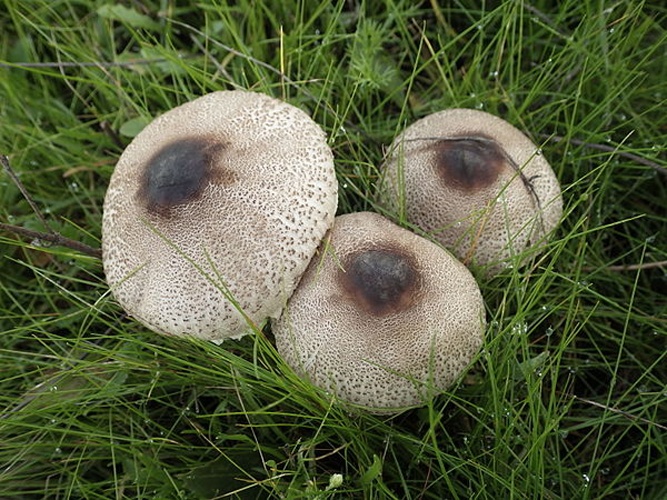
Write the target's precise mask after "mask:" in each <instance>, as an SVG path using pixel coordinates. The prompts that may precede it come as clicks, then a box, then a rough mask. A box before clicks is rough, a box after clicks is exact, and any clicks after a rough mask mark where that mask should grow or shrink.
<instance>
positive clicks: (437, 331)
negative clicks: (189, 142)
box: [272, 212, 485, 413]
mask: <svg viewBox="0 0 667 500" xmlns="http://www.w3.org/2000/svg"><path fill="white" fill-rule="evenodd" d="M272 328H273V333H274V335H275V339H276V346H277V348H278V352H279V353H280V354H281V355H282V356H283V358H284V360H285V361H286V362H287V363H288V364H289V365H290V366H291V367H292V368H293V369H294V370H295V371H296V372H297V373H298V374H299V375H301V376H303V377H305V378H307V379H309V380H310V381H311V382H312V383H313V384H315V385H317V386H319V387H321V388H323V389H325V390H328V391H331V392H333V393H335V394H336V395H337V396H338V397H339V398H341V399H342V400H345V401H348V402H351V403H354V404H357V405H361V406H363V407H365V408H367V409H369V410H371V411H374V412H377V413H384V412H396V411H400V410H401V409H403V408H405V407H409V406H414V405H417V404H420V403H423V402H424V401H425V400H427V399H429V398H430V397H431V396H433V395H434V394H435V393H437V392H440V391H442V390H444V389H446V388H447V387H448V386H450V385H451V384H452V383H453V382H454V381H455V380H456V378H457V377H458V376H459V375H460V374H461V372H462V371H463V370H464V368H465V367H466V366H467V365H468V364H469V363H470V360H471V359H472V358H473V356H474V355H475V353H476V352H477V351H478V349H479V347H480V346H481V344H482V335H483V332H484V328H485V319H484V304H483V301H482V295H481V293H480V290H479V287H478V286H477V283H476V282H475V280H474V278H473V276H472V275H471V273H470V272H469V271H468V269H467V268H466V267H465V266H464V265H463V264H461V263H460V262H459V261H457V260H456V259H455V258H454V257H453V256H452V255H451V254H450V253H449V252H447V251H446V250H444V249H443V248H441V247H439V246H438V245H436V244H435V243H432V242H430V241H428V240H427V239H425V238H422V237H421V236H418V235H416V234H414V233H412V232H410V231H407V230H405V229H403V228H401V227H399V226H397V225H396V224H394V223H392V222H390V221H389V220H387V219H386V218H384V217H382V216H381V215H378V214H375V213H370V212H361V213H353V214H348V215H341V216H339V217H336V220H335V222H334V227H333V228H332V230H331V231H330V232H329V234H328V235H327V236H326V237H325V239H324V241H323V243H322V245H321V246H320V249H319V251H318V253H317V255H316V256H315V257H314V258H313V260H312V262H311V263H310V265H309V266H308V269H307V270H306V272H305V274H304V276H303V278H302V279H301V282H300V284H299V286H298V287H297V289H296V291H295V292H294V295H292V297H291V298H290V300H289V302H288V304H287V308H286V309H285V310H284V311H283V314H282V315H281V316H280V318H279V319H278V320H277V321H273V322H272Z"/></svg>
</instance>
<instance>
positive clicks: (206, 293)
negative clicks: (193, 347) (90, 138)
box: [102, 91, 337, 342]
mask: <svg viewBox="0 0 667 500" xmlns="http://www.w3.org/2000/svg"><path fill="white" fill-rule="evenodd" d="M336 205H337V182H336V177H335V172H334V165H333V155H332V152H331V149H330V148H329V147H328V145H327V142H326V137H325V134H324V132H323V131H322V130H321V129H320V127H319V126H318V125H317V124H316V123H315V122H314V121H313V120H312V119H311V118H310V117H308V115H306V113H304V112H303V111H301V110H299V109H297V108H295V107H294V106H291V105H289V104H287V103H284V102H281V101H279V100H276V99H273V98H271V97H269V96H266V95H263V94H259V93H253V92H246V91H220V92H214V93H211V94H207V95H205V96H203V97H200V98H198V99H195V100H193V101H191V102H188V103H186V104H183V105H181V106H179V107H177V108H174V109H172V110H170V111H168V112H167V113H165V114H163V115H162V116H160V117H158V118H157V119H155V120H154V121H153V122H151V123H150V124H149V125H148V126H147V127H146V128H145V129H144V130H143V131H142V132H141V133H140V134H139V135H137V136H136V137H135V138H134V140H133V141H132V142H131V143H130V144H129V145H128V147H127V148H126V149H125V151H124V152H123V154H122V155H121V157H120V159H119V161H118V163H117V165H116V168H115V170H114V173H113V175H112V177H111V181H110V184H109V188H108V191H107V194H106V198H105V200H104V216H103V221H102V252H103V264H104V271H105V273H106V278H107V281H108V283H109V285H110V287H111V291H112V293H113V295H114V296H115V298H116V299H117V300H118V302H119V303H120V305H121V306H122V307H123V308H124V309H125V310H126V311H127V312H128V313H129V314H130V315H132V316H133V317H135V318H136V319H137V320H139V321H140V322H141V323H143V324H144V325H146V326H147V327H148V328H150V329H152V330H154V331H156V332H159V333H163V334H170V335H192V336H195V337H199V338H202V339H207V340H212V341H215V342H221V341H222V340H224V339H226V338H233V339H234V338H239V337H241V336H243V335H244V334H246V333H248V332H249V331H251V330H252V328H253V327H257V326H260V325H261V323H262V322H265V321H266V320H267V318H268V317H271V316H277V315H278V314H279V313H280V310H281V309H282V308H283V307H284V305H285V302H286V300H287V298H288V297H289V296H290V295H291V293H292V291H293V290H294V288H295V287H296V285H297V283H298V280H299V278H300V277H301V275H302V274H303V271H304V270H305V268H306V266H307V265H308V262H309V261H310V259H311V258H312V256H313V255H314V253H315V251H316V249H317V246H318V245H319V243H320V241H321V239H322V237H323V236H324V234H325V233H326V231H327V230H328V229H329V228H330V227H331V225H332V224H333V218H334V215H335V211H336Z"/></svg>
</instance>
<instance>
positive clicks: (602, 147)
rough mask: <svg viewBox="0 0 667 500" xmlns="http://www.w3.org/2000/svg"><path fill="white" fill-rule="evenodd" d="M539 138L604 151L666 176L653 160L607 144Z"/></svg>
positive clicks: (554, 136)
mask: <svg viewBox="0 0 667 500" xmlns="http://www.w3.org/2000/svg"><path fill="white" fill-rule="evenodd" d="M540 137H543V138H545V139H548V140H550V141H553V142H562V141H566V142H569V143H570V144H574V145H575V146H583V147H585V148H590V149H597V150H598V151H604V152H605V153H615V154H617V155H618V156H622V157H623V158H627V159H628V160H632V161H634V162H637V163H639V164H641V165H645V166H647V167H651V168H652V169H654V170H655V171H657V172H660V173H661V174H662V175H667V168H665V167H663V166H662V165H659V164H658V163H657V162H654V161H653V160H649V159H647V158H643V157H641V156H639V155H636V154H634V153H629V152H627V151H621V150H619V149H618V146H609V145H607V144H597V143H594V142H586V141H582V140H580V139H574V138H569V139H566V138H565V137H562V136H560V135H548V134H540Z"/></svg>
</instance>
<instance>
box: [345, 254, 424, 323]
mask: <svg viewBox="0 0 667 500" xmlns="http://www.w3.org/2000/svg"><path fill="white" fill-rule="evenodd" d="M339 280H340V282H341V284H342V286H343V289H344V290H345V291H346V292H347V293H348V294H349V296H350V298H351V299H352V300H353V301H354V302H356V303H357V304H358V305H359V306H360V307H361V308H362V309H364V310H365V311H367V312H368V313H370V314H373V315H376V316H382V315H385V314H390V313H395V312H399V311H401V310H403V309H406V308H407V307H409V306H410V305H411V304H412V303H413V302H414V300H415V299H416V295H417V293H418V288H419V271H418V269H417V267H416V265H415V263H414V261H413V260H412V259H411V258H410V257H409V256H408V255H405V254H403V253H401V252H399V251H395V250H391V249H377V250H364V251H361V252H358V253H355V254H353V255H351V256H350V258H349V259H348V261H347V262H346V263H345V265H344V270H341V272H340V274H339Z"/></svg>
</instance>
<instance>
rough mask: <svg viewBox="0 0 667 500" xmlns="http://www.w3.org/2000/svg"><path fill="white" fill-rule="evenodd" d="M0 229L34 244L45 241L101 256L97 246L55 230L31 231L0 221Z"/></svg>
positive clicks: (93, 255) (92, 255)
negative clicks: (46, 231)
mask: <svg viewBox="0 0 667 500" xmlns="http://www.w3.org/2000/svg"><path fill="white" fill-rule="evenodd" d="M0 231H2V232H6V233H12V234H16V235H18V236H21V237H23V238H27V239H30V240H32V241H33V243H32V244H33V245H35V246H38V245H39V244H40V242H47V243H50V244H51V245H56V246H60V247H66V248H71V249H72V250H76V251H77V252H81V253H84V254H86V255H90V256H91V257H95V258H97V259H100V258H101V257H102V250H100V249H99V248H94V247H91V246H90V245H86V244H85V243H81V242H80V241H76V240H72V239H70V238H66V237H65V236H63V235H61V234H58V233H55V232H54V233H43V232H41V231H33V230H32V229H26V228H24V227H20V226H14V225H12V224H5V223H3V222H0Z"/></svg>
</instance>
